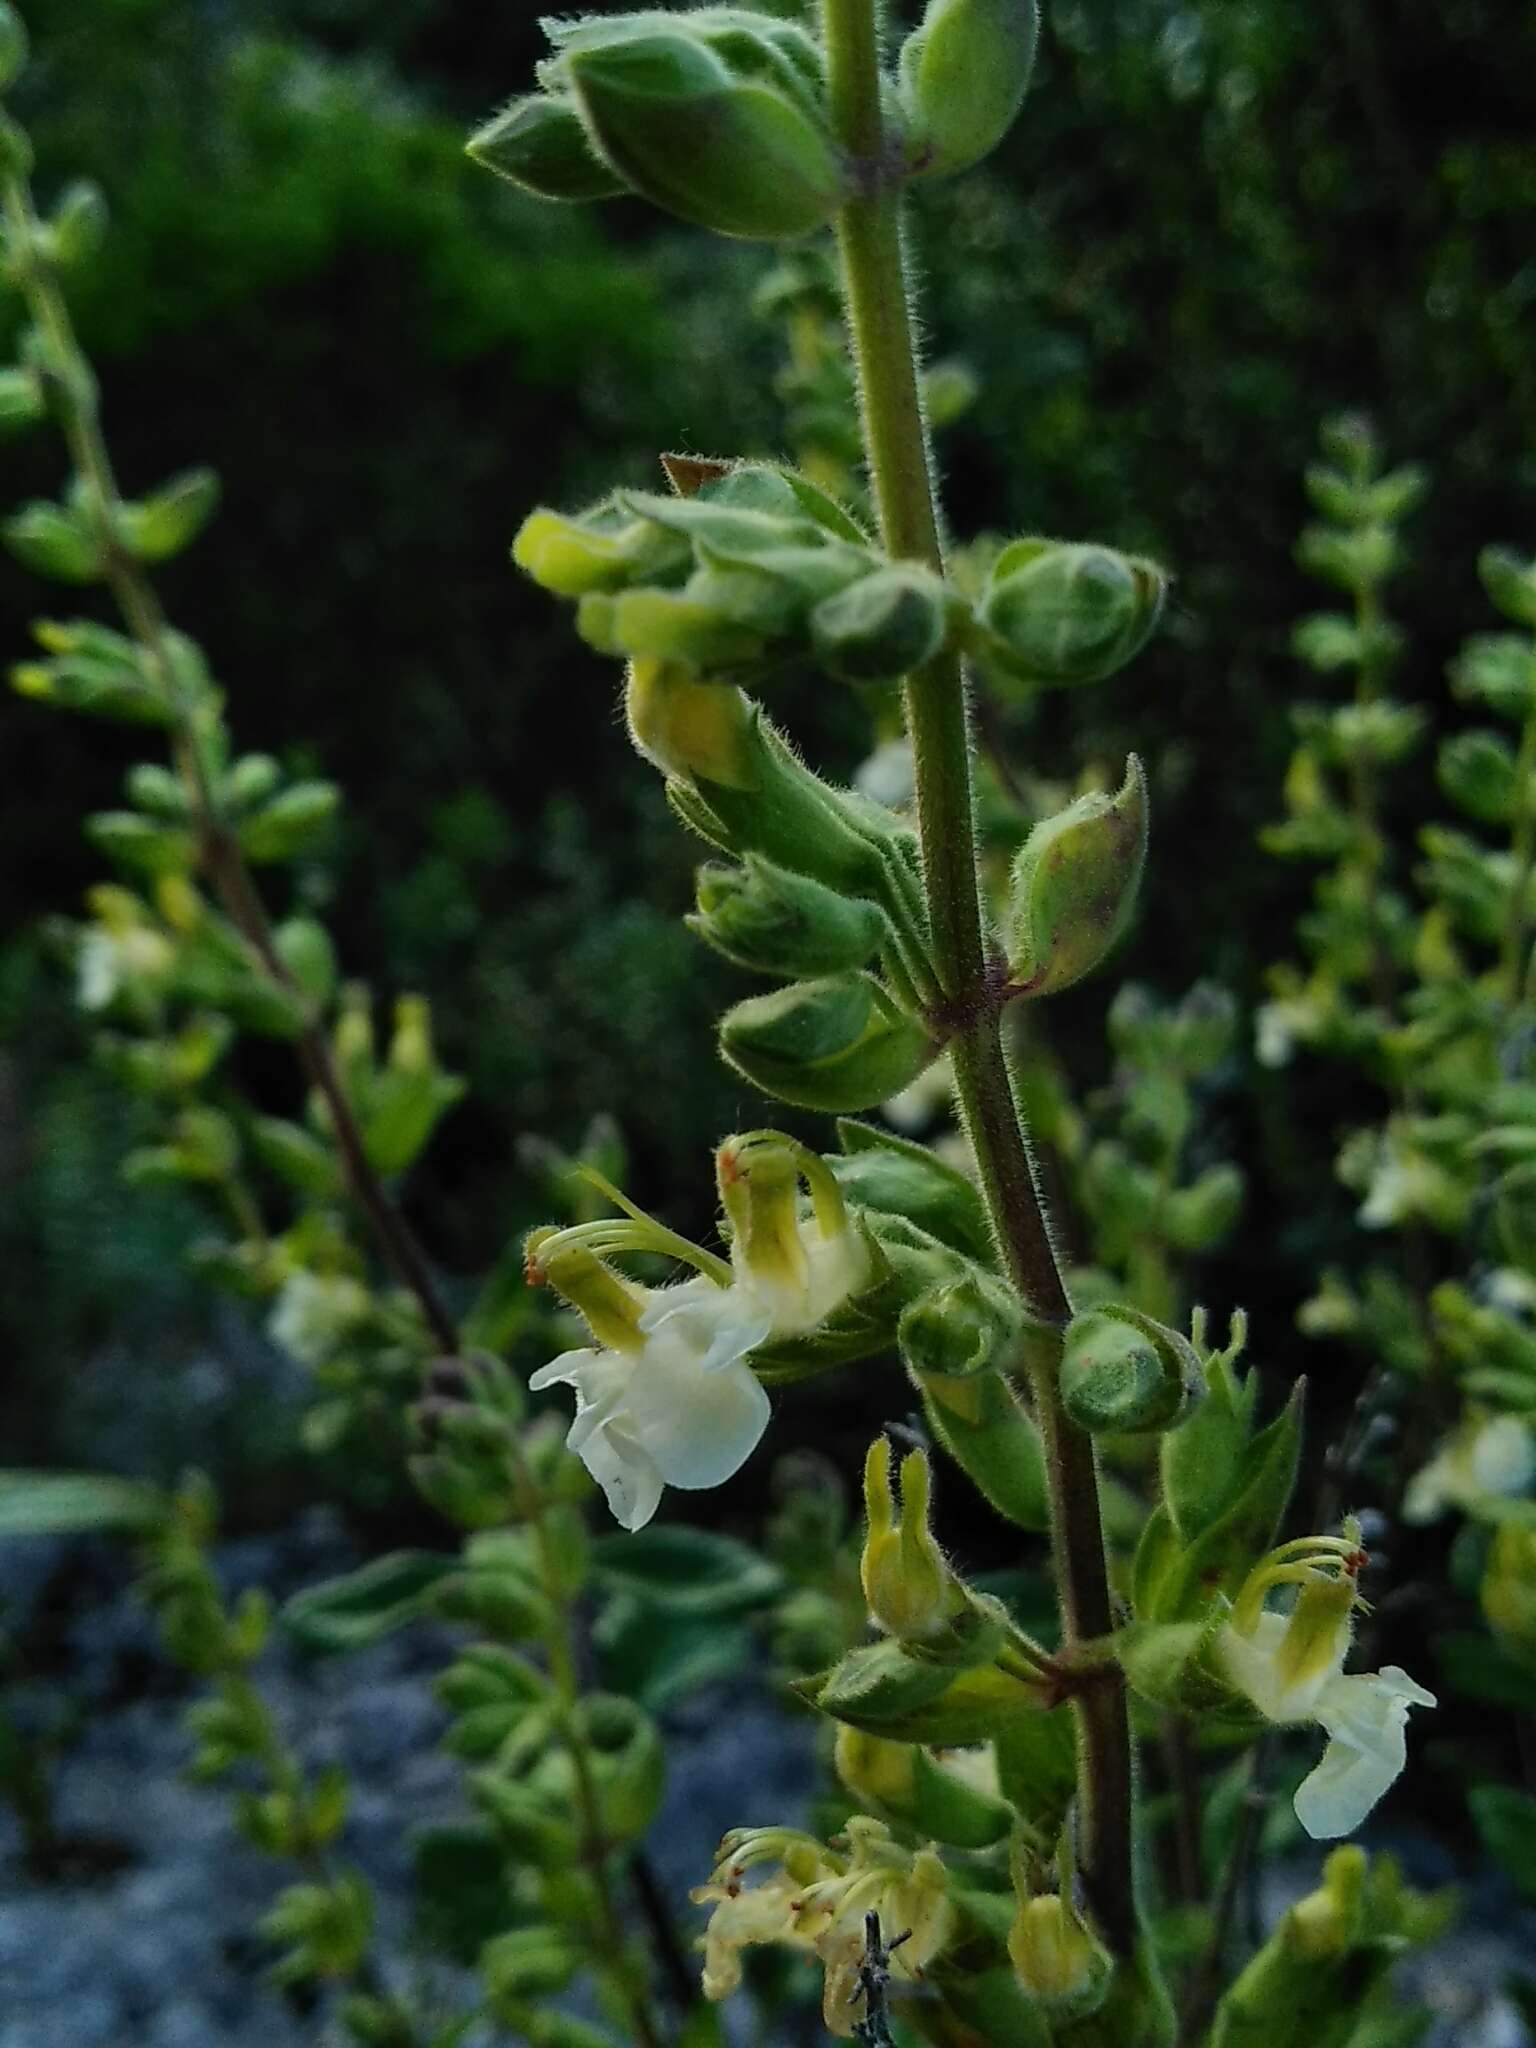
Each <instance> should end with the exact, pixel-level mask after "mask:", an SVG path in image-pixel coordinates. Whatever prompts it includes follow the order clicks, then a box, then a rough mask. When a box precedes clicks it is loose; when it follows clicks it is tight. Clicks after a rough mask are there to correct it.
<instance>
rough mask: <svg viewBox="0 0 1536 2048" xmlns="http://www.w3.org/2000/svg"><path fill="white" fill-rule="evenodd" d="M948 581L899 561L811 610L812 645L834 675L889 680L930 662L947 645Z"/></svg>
mask: <svg viewBox="0 0 1536 2048" xmlns="http://www.w3.org/2000/svg"><path fill="white" fill-rule="evenodd" d="M944 629H945V604H944V585H943V584H942V582H941V581H940V580H939V578H938V577H937V576H935V575H933V574H932V573H931V572H930V571H929V570H926V569H922V568H919V567H917V566H916V565H915V564H914V563H911V562H893V563H892V564H891V565H890V566H889V567H888V568H885V569H877V570H875V572H874V573H873V575H870V576H865V577H862V578H861V579H860V580H859V581H858V582H857V583H854V584H851V585H850V586H849V587H848V588H847V589H846V590H844V591H841V592H840V593H839V594H838V595H837V596H836V597H829V598H827V599H826V600H825V601H824V602H823V603H821V604H819V605H818V606H817V607H816V609H815V611H813V612H812V614H811V645H812V647H813V648H814V649H815V652H816V659H817V660H818V661H819V662H820V663H821V665H822V667H823V668H824V669H826V671H827V673H828V674H829V675H834V676H836V677H837V678H838V679H839V680H840V681H841V682H845V683H883V682H889V681H892V680H894V679H895V678H897V677H899V676H904V675H907V674H908V673H909V672H910V671H911V670H913V669H915V668H921V667H922V665H923V663H924V662H925V661H930V660H931V659H932V658H933V656H934V655H935V654H937V653H938V651H939V649H940V648H941V647H942V646H943V644H944Z"/></svg>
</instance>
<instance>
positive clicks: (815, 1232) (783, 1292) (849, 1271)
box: [717, 1222, 869, 1344]
mask: <svg viewBox="0 0 1536 2048" xmlns="http://www.w3.org/2000/svg"><path fill="white" fill-rule="evenodd" d="M795 1235H796V1238H797V1239H798V1245H799V1249H798V1253H797V1254H796V1255H795V1256H793V1257H791V1258H789V1259H786V1260H785V1261H784V1262H783V1263H782V1265H781V1264H780V1263H779V1262H778V1261H773V1262H771V1263H759V1264H758V1265H757V1266H755V1267H754V1266H752V1265H750V1264H749V1263H748V1260H747V1256H746V1252H745V1248H744V1244H743V1240H742V1239H741V1238H740V1237H738V1238H737V1239H736V1240H735V1241H734V1243H733V1244H732V1246H731V1267H732V1270H733V1271H734V1273H735V1275H736V1279H735V1284H734V1286H733V1287H732V1289H731V1292H732V1293H733V1294H737V1295H739V1296H740V1299H741V1303H742V1309H743V1312H747V1311H748V1310H750V1311H752V1312H755V1313H756V1314H757V1315H758V1316H759V1317H763V1318H766V1322H767V1328H766V1331H765V1336H768V1337H803V1336H805V1335H806V1334H807V1333H808V1332H809V1331H811V1330H819V1329H820V1327H821V1325H822V1324H823V1323H824V1322H825V1321H826V1320H827V1317H828V1316H830V1315H832V1314H834V1313H835V1311H836V1310H838V1309H840V1308H841V1307H842V1305H843V1303H844V1302H845V1301H847V1300H848V1299H849V1298H850V1297H851V1296H853V1295H855V1294H857V1293H859V1292H860V1291H861V1289H862V1288H863V1287H864V1286H865V1284H866V1283H867V1281H868V1279H869V1246H868V1245H867V1244H866V1243H865V1241H864V1236H863V1233H862V1232H861V1231H859V1230H855V1229H853V1228H852V1227H851V1226H849V1227H847V1228H844V1229H842V1230H839V1231H836V1232H834V1233H833V1234H832V1235H831V1236H826V1235H824V1234H823V1232H822V1230H821V1228H820V1226H819V1225H818V1224H816V1223H814V1222H805V1223H800V1224H797V1225H796V1228H795ZM717 1291H718V1290H717ZM755 1341H756V1342H757V1343H759V1344H761V1343H762V1342H763V1341H764V1338H763V1337H759V1338H757V1339H756V1340H755Z"/></svg>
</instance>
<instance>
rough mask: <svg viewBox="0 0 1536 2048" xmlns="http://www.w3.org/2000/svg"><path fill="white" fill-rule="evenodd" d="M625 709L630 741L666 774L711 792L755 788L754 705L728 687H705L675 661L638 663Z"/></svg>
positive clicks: (714, 684)
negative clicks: (697, 783) (704, 786)
mask: <svg viewBox="0 0 1536 2048" xmlns="http://www.w3.org/2000/svg"><path fill="white" fill-rule="evenodd" d="M625 709H626V711H627V712H628V715H629V734H630V738H631V739H632V740H633V741H634V743H635V745H636V747H637V748H638V749H639V751H640V752H641V753H642V754H644V756H645V758H646V759H647V760H648V761H650V762H651V763H652V764H653V765H654V766H655V767H657V768H659V769H660V770H661V771H662V773H663V774H664V775H667V776H675V777H677V778H679V779H680V780H682V781H684V782H693V781H694V780H695V779H701V780H703V781H705V782H707V783H709V784H710V785H711V787H712V789H714V788H718V789H720V790H732V789H736V790H750V789H751V788H752V787H753V783H754V767H755V763H754V761H753V748H752V744H751V742H752V739H753V737H754V719H753V711H752V706H751V704H750V703H749V702H748V700H747V699H746V698H745V697H744V696H743V695H742V693H741V691H740V690H738V689H735V688H733V687H732V686H731V685H730V684H729V683H706V682H703V681H701V680H700V678H699V677H698V676H697V675H695V674H694V673H693V671H692V670H691V669H688V668H685V667H683V666H682V665H680V664H679V663H676V662H663V661H655V660H649V659H647V660H643V661H636V662H634V663H633V664H632V665H631V667H630V671H629V687H628V689H627V691H626V693H625ZM706 836H707V835H706Z"/></svg>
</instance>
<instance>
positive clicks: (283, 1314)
mask: <svg viewBox="0 0 1536 2048" xmlns="http://www.w3.org/2000/svg"><path fill="white" fill-rule="evenodd" d="M372 1312H373V1297H372V1296H371V1295H370V1294H369V1292H368V1290H367V1288H366V1287H365V1286H364V1285H363V1283H362V1282H361V1281H360V1280H354V1279H352V1278H351V1277H350V1276H349V1275H347V1274H345V1273H308V1272H299V1273H292V1274H290V1275H289V1277H288V1278H287V1279H286V1280H285V1281H284V1282H283V1289H282V1292H281V1293H280V1294H279V1295H278V1297H277V1301H276V1303H275V1304H274V1306H273V1309H272V1313H271V1315H270V1316H269V1317H268V1318H267V1334H268V1336H269V1337H271V1339H272V1341H273V1343H274V1344H277V1345H279V1346H281V1348H282V1349H283V1350H284V1351H286V1352H288V1353H289V1354H290V1356H292V1357H294V1358H296V1359H298V1361H299V1363H300V1364H301V1365H308V1366H317V1365H324V1364H325V1362H326V1360H327V1359H329V1358H332V1357H334V1356H335V1354H336V1353H337V1352H338V1351H339V1350H341V1348H342V1346H343V1345H344V1344H346V1343H347V1342H348V1341H349V1340H350V1339H351V1338H352V1337H354V1336H356V1335H357V1334H358V1332H359V1331H360V1330H361V1329H362V1328H363V1327H364V1325H365V1324H366V1323H367V1321H368V1319H369V1317H370V1315H371V1314H372Z"/></svg>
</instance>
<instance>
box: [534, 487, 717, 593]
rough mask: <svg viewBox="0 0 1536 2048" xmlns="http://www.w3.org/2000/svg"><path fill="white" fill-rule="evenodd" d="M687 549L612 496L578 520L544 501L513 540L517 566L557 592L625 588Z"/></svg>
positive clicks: (681, 558) (673, 561) (684, 554)
mask: <svg viewBox="0 0 1536 2048" xmlns="http://www.w3.org/2000/svg"><path fill="white" fill-rule="evenodd" d="M687 553H688V551H687V548H686V547H683V546H679V545H677V544H676V543H675V542H671V541H669V539H668V536H666V535H665V534H660V533H658V531H657V530H656V529H655V528H654V527H651V526H648V525H647V523H646V522H645V521H644V520H642V519H637V518H635V517H633V516H632V515H631V514H629V513H627V512H625V511H623V510H621V509H620V508H619V507H618V506H617V505H615V504H614V502H613V501H612V500H611V499H606V500H604V502H603V503H602V504H600V505H595V506H593V507H592V508H591V510H590V511H587V512H584V513H582V514H581V515H580V516H579V517H577V518H574V519H571V518H568V517H567V516H566V515H565V514H564V513H563V512H552V511H550V509H549V508H548V506H545V505H540V506H538V507H537V508H536V509H535V510H534V511H532V512H530V513H529V514H528V517H527V518H526V519H525V520H524V521H523V523H522V525H521V526H520V527H519V528H518V532H517V538H516V540H514V541H513V543H512V559H513V561H514V562H515V563H516V564H517V566H518V568H519V569H521V570H522V571H523V573H524V574H525V575H527V576H531V577H532V578H533V580H534V582H535V583H537V584H538V585H539V587H540V589H541V590H550V591H553V592H554V594H555V595H556V596H557V597H585V596H586V595H587V594H588V592H589V591H595V590H623V589H624V588H625V587H626V586H627V585H628V584H631V583H634V582H636V581H638V580H639V579H640V578H641V577H642V576H644V575H646V574H647V573H648V572H650V573H661V572H665V571H666V569H667V568H668V567H670V566H675V565H677V564H680V563H682V562H684V561H686V559H687Z"/></svg>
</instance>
